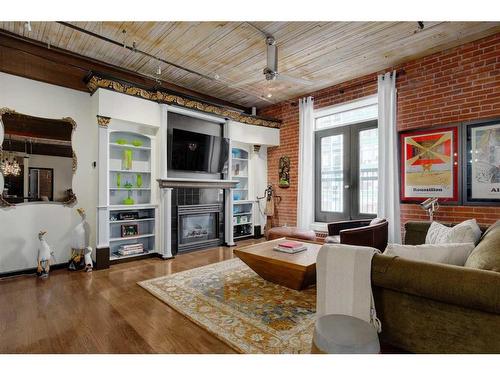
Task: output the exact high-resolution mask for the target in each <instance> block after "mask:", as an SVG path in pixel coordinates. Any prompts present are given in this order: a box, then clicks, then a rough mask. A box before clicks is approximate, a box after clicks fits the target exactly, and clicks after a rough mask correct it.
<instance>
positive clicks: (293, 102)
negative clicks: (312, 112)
mask: <svg viewBox="0 0 500 375" xmlns="http://www.w3.org/2000/svg"><path fill="white" fill-rule="evenodd" d="M405 74H406V71H405V70H404V69H397V70H396V77H398V76H400V75H405ZM377 76H378V74H376V75H375V83H376V82H377ZM373 80H374V78H373V77H369V78H366V79H364V80H362V81H360V82H356V83H353V84H352V85H347V86H344V87H339V88H338V89H337V90H336V93H335V95H338V94H343V93H344V92H345V91H346V90H350V89H354V88H357V87H360V86H364V85H366V84H367V83H371V82H372V81H373ZM338 85H339V86H341V85H342V83H340V84H338ZM330 95H332V94H331V93H329V94H326V93H325V94H322V95H310V96H312V97H313V99H314V100H317V99H321V98H324V97H327V96H330ZM308 96H309V95H308ZM299 99H300V98H298V99H290V100H287V102H288V104H290V105H291V106H293V107H296V106H297V105H298V103H299Z"/></svg>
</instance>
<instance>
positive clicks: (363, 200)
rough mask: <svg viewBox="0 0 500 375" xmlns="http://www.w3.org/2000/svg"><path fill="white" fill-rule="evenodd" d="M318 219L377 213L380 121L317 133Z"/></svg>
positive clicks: (316, 205) (326, 219) (367, 215)
mask: <svg viewBox="0 0 500 375" xmlns="http://www.w3.org/2000/svg"><path fill="white" fill-rule="evenodd" d="M315 153H316V154H315V220H316V221H318V222H330V221H338V220H352V219H363V218H373V217H375V216H376V214H377V195H378V130H377V120H373V121H367V122H362V123H357V124H351V125H347V126H342V127H335V128H330V129H325V130H320V131H317V132H315Z"/></svg>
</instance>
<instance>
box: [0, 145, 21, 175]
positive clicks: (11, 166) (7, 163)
mask: <svg viewBox="0 0 500 375" xmlns="http://www.w3.org/2000/svg"><path fill="white" fill-rule="evenodd" d="M1 159H2V162H1V164H0V169H1V170H2V174H3V175H4V176H19V174H20V173H21V166H20V165H19V162H18V161H17V159H16V156H15V155H14V154H12V153H11V152H6V151H2V152H1Z"/></svg>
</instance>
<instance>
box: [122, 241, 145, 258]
mask: <svg viewBox="0 0 500 375" xmlns="http://www.w3.org/2000/svg"><path fill="white" fill-rule="evenodd" d="M143 252H144V245H143V244H142V243H134V244H130V245H122V246H120V248H119V249H118V254H120V255H133V254H141V253H143Z"/></svg>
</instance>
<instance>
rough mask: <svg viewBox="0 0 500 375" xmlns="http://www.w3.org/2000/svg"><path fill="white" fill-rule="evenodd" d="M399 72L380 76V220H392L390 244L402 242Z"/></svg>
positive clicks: (378, 213) (390, 223)
mask: <svg viewBox="0 0 500 375" xmlns="http://www.w3.org/2000/svg"><path fill="white" fill-rule="evenodd" d="M397 142H398V137H397V129H396V72H392V73H391V72H389V73H386V74H380V75H379V76H378V147H379V157H378V204H377V207H378V209H377V211H378V212H377V215H378V217H385V218H387V220H388V221H389V238H388V241H389V243H401V227H400V222H401V220H400V208H399V177H398V168H399V166H398V144H397Z"/></svg>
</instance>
